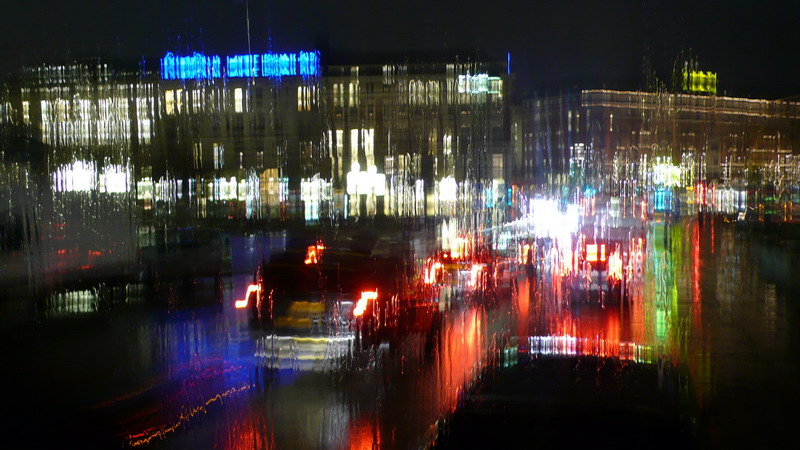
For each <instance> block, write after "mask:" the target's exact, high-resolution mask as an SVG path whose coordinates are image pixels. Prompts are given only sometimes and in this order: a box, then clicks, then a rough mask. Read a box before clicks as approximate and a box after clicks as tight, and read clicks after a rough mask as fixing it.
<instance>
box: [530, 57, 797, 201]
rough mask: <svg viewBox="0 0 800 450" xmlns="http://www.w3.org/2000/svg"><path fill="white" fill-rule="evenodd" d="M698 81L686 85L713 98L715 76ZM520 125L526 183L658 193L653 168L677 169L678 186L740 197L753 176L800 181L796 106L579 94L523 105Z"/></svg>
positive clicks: (635, 94) (647, 95) (771, 102)
mask: <svg viewBox="0 0 800 450" xmlns="http://www.w3.org/2000/svg"><path fill="white" fill-rule="evenodd" d="M703 75H704V77H705V78H703V79H702V80H700V81H698V80H696V79H695V78H699V75H698V76H697V77H694V78H692V79H691V82H692V83H694V84H696V85H697V86H698V87H696V90H698V91H700V90H702V91H703V92H708V93H711V91H712V90H716V76H713V77H711V76H710V75H713V74H709V73H704V74H703ZM520 122H521V126H522V132H521V141H522V143H521V145H520V149H519V151H518V152H517V155H516V156H517V157H518V158H519V159H520V163H519V165H518V167H520V175H522V176H524V177H526V178H534V179H539V180H545V179H547V178H548V177H551V178H550V179H551V181H553V182H558V181H573V182H575V183H576V184H588V185H595V186H597V187H602V188H603V189H604V190H605V191H606V192H607V193H609V194H611V195H630V194H632V192H634V191H635V190H637V189H638V188H640V187H646V186H648V185H653V184H658V183H656V181H657V180H654V179H653V178H654V177H657V176H658V173H657V172H658V171H656V170H654V168H655V167H657V166H659V165H662V164H664V165H666V166H671V167H668V169H672V168H678V169H679V170H677V171H675V174H676V175H677V177H678V180H676V183H681V186H693V185H694V184H695V183H697V182H698V181H716V182H718V183H722V184H730V185H734V186H738V187H741V188H744V187H745V186H746V185H748V184H752V180H753V178H754V177H756V176H758V177H761V178H763V179H764V180H768V179H769V178H770V177H772V178H775V179H780V180H781V182H782V184H783V185H784V186H792V185H794V186H797V184H798V181H800V177H798V175H800V174H799V173H798V168H800V165H799V164H800V103H797V102H787V101H781V100H757V99H746V98H733V97H721V96H714V95H696V94H667V93H664V94H658V93H649V92H631V91H611V90H583V91H578V92H567V93H564V94H562V95H556V96H548V97H538V98H532V99H529V100H526V101H525V102H523V107H522V112H521V118H520ZM668 172H669V170H668ZM661 184H664V183H663V181H662V183H661ZM784 194H786V195H788V193H784Z"/></svg>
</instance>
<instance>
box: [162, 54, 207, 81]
mask: <svg viewBox="0 0 800 450" xmlns="http://www.w3.org/2000/svg"><path fill="white" fill-rule="evenodd" d="M219 76H220V59H219V56H206V55H203V54H201V53H196V52H195V53H194V54H192V55H190V56H175V55H173V54H172V53H171V52H168V53H167V54H166V55H165V56H164V57H163V58H161V78H163V79H165V80H187V79H192V78H194V79H198V80H199V79H203V78H209V79H210V78H219Z"/></svg>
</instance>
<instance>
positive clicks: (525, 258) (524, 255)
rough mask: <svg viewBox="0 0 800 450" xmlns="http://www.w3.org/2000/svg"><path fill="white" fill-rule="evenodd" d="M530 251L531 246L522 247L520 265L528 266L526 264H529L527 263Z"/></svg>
mask: <svg viewBox="0 0 800 450" xmlns="http://www.w3.org/2000/svg"><path fill="white" fill-rule="evenodd" d="M530 249H531V246H530V245H528V244H525V245H524V246H523V247H522V263H523V264H528V263H530V261H528V252H529V251H530Z"/></svg>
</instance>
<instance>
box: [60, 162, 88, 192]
mask: <svg viewBox="0 0 800 450" xmlns="http://www.w3.org/2000/svg"><path fill="white" fill-rule="evenodd" d="M52 178H53V189H54V190H55V191H56V192H89V191H91V190H93V189H95V188H96V187H97V167H96V166H95V164H94V163H92V162H88V161H75V162H73V163H72V164H71V165H69V166H61V167H60V168H58V169H56V171H55V172H54V173H53V175H52Z"/></svg>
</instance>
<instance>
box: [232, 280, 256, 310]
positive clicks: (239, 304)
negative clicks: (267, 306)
mask: <svg viewBox="0 0 800 450" xmlns="http://www.w3.org/2000/svg"><path fill="white" fill-rule="evenodd" d="M253 292H255V293H256V302H258V301H260V299H259V297H260V296H261V285H258V284H251V285H250V286H247V292H245V294H244V298H243V299H241V300H236V302H235V303H234V306H236V308H239V309H241V308H247V302H248V299H249V298H250V294H252V293H253Z"/></svg>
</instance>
